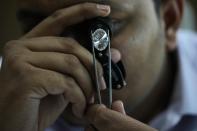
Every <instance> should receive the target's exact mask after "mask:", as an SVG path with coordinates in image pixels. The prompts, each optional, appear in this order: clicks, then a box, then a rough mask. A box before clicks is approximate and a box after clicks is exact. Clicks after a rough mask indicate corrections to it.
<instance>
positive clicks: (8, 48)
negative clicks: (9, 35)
mask: <svg viewBox="0 0 197 131" xmlns="http://www.w3.org/2000/svg"><path fill="white" fill-rule="evenodd" d="M16 43H18V42H17V41H16V40H12V41H9V42H8V43H6V44H5V46H4V48H3V53H4V54H5V55H6V54H7V53H9V52H12V50H13V49H14V48H15V45H16Z"/></svg>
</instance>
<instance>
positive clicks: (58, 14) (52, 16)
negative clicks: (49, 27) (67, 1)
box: [51, 9, 63, 19]
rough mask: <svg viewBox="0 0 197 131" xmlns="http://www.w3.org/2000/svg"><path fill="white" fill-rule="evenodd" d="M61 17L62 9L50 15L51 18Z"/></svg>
mask: <svg viewBox="0 0 197 131" xmlns="http://www.w3.org/2000/svg"><path fill="white" fill-rule="evenodd" d="M62 15H63V10H62V9H59V10H57V11H55V12H54V13H53V14H52V15H51V18H53V19H54V18H55V19H57V18H60V17H61V16H62Z"/></svg>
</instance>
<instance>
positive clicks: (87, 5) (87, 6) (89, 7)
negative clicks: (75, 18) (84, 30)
mask: <svg viewBox="0 0 197 131" xmlns="http://www.w3.org/2000/svg"><path fill="white" fill-rule="evenodd" d="M93 5H94V4H92V3H88V2H85V3H83V4H81V6H80V8H81V10H82V11H83V13H90V12H91V10H92V8H93ZM92 11H93V10H92Z"/></svg>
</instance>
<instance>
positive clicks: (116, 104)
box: [112, 101, 126, 115]
mask: <svg viewBox="0 0 197 131" xmlns="http://www.w3.org/2000/svg"><path fill="white" fill-rule="evenodd" d="M112 110H115V111H118V112H120V113H122V114H124V115H126V112H125V109H124V104H123V102H122V101H115V102H113V103H112Z"/></svg>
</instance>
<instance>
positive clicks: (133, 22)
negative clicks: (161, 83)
mask: <svg viewBox="0 0 197 131" xmlns="http://www.w3.org/2000/svg"><path fill="white" fill-rule="evenodd" d="M20 1H21V5H22V7H23V8H26V9H29V10H39V11H40V12H42V13H43V14H47V15H50V14H51V13H52V12H54V11H55V10H58V9H60V8H66V7H68V6H72V5H73V4H77V3H80V2H87V1H88V2H98V1H97V0H74V1H73V0H64V1H63V0H56V1H55V0H53V1H48V0H20ZM110 5H111V15H110V19H111V20H112V21H113V23H112V24H113V25H114V27H115V30H116V32H118V33H115V36H114V37H113V38H112V48H115V49H118V50H119V51H120V53H121V56H122V58H121V60H122V62H123V64H124V66H125V69H126V73H127V77H126V81H127V87H125V88H123V89H122V90H117V91H116V90H114V92H113V93H114V94H113V97H114V99H120V100H122V101H123V102H124V104H125V107H126V110H127V111H131V110H132V109H134V107H135V106H137V105H139V104H140V103H141V102H142V101H144V99H145V98H146V97H147V96H148V94H149V93H150V92H151V91H152V89H153V88H154V87H155V86H156V84H157V83H158V80H159V78H160V76H161V75H162V73H161V72H162V70H163V65H164V61H165V56H166V55H165V43H166V42H165V35H164V34H165V33H164V28H163V26H162V24H161V23H162V16H161V18H159V17H158V15H157V13H156V10H155V4H154V1H153V0H111V1H110Z"/></svg>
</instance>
